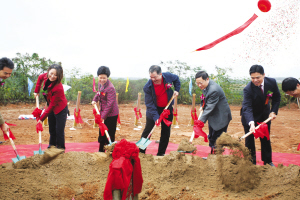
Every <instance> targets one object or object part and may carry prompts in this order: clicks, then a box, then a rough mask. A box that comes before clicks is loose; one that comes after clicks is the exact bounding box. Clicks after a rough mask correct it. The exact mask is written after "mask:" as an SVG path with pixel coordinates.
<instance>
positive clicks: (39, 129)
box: [36, 123, 44, 133]
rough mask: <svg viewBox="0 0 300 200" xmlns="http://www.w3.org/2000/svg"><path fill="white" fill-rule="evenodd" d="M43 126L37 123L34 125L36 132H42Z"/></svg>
mask: <svg viewBox="0 0 300 200" xmlns="http://www.w3.org/2000/svg"><path fill="white" fill-rule="evenodd" d="M43 130H44V129H43V125H42V124H41V123H37V125H36V132H37V133H39V131H43Z"/></svg>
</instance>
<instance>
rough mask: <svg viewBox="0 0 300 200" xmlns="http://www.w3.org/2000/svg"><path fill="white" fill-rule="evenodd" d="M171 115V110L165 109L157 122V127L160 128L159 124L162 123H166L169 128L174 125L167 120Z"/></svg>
mask: <svg viewBox="0 0 300 200" xmlns="http://www.w3.org/2000/svg"><path fill="white" fill-rule="evenodd" d="M169 115H170V110H168V109H164V111H163V112H162V113H161V114H160V116H159V119H158V121H157V122H155V125H156V126H159V124H160V123H161V121H164V123H165V124H166V125H167V126H170V125H171V124H172V122H170V121H169V120H167V119H168V117H169Z"/></svg>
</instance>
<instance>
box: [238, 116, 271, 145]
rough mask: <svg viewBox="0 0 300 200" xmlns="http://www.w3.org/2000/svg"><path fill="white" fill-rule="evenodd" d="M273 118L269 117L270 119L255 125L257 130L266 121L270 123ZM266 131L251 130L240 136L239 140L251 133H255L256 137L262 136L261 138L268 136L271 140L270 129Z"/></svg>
mask: <svg viewBox="0 0 300 200" xmlns="http://www.w3.org/2000/svg"><path fill="white" fill-rule="evenodd" d="M271 120H272V117H269V118H268V119H266V120H265V121H264V122H263V123H261V124H259V125H258V126H256V127H255V130H257V129H259V128H260V127H261V126H265V125H266V123H268V122H269V121H271ZM266 128H267V127H266ZM265 130H266V131H263V130H262V131H255V132H254V131H250V132H248V133H247V134H245V135H244V136H242V137H240V138H239V141H241V140H242V139H244V138H246V137H248V136H249V135H251V134H252V133H253V135H254V137H255V138H258V137H261V138H264V137H267V139H268V140H269V139H270V136H269V131H268V129H265Z"/></svg>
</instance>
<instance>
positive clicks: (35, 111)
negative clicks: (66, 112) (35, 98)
mask: <svg viewBox="0 0 300 200" xmlns="http://www.w3.org/2000/svg"><path fill="white" fill-rule="evenodd" d="M42 112H43V111H42V110H41V109H39V108H35V109H34V111H33V112H32V113H31V114H32V115H33V116H34V117H35V118H36V121H39V119H40V117H41V115H42Z"/></svg>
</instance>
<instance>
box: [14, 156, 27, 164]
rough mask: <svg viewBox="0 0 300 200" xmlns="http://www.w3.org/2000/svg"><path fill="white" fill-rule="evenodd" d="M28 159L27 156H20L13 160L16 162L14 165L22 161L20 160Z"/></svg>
mask: <svg viewBox="0 0 300 200" xmlns="http://www.w3.org/2000/svg"><path fill="white" fill-rule="evenodd" d="M25 158H26V156H19V157H16V158H12V161H13V162H14V163H16V162H18V161H20V160H23V159H25Z"/></svg>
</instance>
